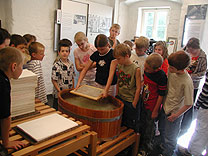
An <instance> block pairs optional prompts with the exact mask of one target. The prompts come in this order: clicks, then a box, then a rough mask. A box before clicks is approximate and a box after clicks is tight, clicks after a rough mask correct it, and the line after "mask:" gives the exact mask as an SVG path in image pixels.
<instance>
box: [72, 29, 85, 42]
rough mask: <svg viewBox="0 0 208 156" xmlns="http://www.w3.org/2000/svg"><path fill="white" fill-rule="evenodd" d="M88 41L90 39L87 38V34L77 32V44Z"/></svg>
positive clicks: (75, 39) (75, 37)
mask: <svg viewBox="0 0 208 156" xmlns="http://www.w3.org/2000/svg"><path fill="white" fill-rule="evenodd" d="M83 40H84V41H87V42H88V39H87V36H86V35H85V33H83V32H81V31H80V32H77V33H76V34H75V36H74V41H75V42H76V43H77V42H81V41H83Z"/></svg>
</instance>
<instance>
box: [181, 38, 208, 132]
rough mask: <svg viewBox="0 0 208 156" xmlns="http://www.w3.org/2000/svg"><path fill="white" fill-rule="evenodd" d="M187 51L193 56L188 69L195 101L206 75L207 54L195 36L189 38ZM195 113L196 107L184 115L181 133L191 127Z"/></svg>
mask: <svg viewBox="0 0 208 156" xmlns="http://www.w3.org/2000/svg"><path fill="white" fill-rule="evenodd" d="M186 51H187V52H188V53H189V54H190V56H191V64H190V66H189V67H188V68H187V71H188V73H189V74H190V76H191V79H192V81H193V84H194V92H193V94H194V97H193V98H194V102H195V99H196V96H197V93H198V90H199V84H200V81H201V79H202V78H203V77H204V74H205V72H206V69H207V56H206V54H205V52H204V51H203V50H202V49H201V48H200V43H199V39H197V38H194V37H193V38H190V39H189V41H188V43H187V45H186ZM193 113H194V107H192V108H190V109H189V110H188V111H187V112H185V114H184V115H183V119H182V123H181V132H180V135H182V134H184V133H186V131H187V130H188V129H189V127H190V125H191V122H192V118H193Z"/></svg>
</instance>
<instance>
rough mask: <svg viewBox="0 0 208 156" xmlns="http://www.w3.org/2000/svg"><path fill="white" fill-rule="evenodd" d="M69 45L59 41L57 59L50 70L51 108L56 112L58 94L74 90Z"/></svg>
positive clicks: (73, 74) (73, 73)
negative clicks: (65, 90)
mask: <svg viewBox="0 0 208 156" xmlns="http://www.w3.org/2000/svg"><path fill="white" fill-rule="evenodd" d="M70 42H71V41H70ZM71 45H72V44H67V43H66V42H63V41H60V44H59V49H58V55H59V59H58V60H57V61H56V62H55V63H54V65H53V68H52V75H51V81H52V83H53V85H54V89H53V96H54V101H53V107H54V108H55V109H56V110H58V92H60V91H61V90H63V89H70V88H74V76H75V72H74V65H73V63H72V62H70V61H69V59H68V57H69V54H70V48H71Z"/></svg>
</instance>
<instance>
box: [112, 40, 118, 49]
mask: <svg viewBox="0 0 208 156" xmlns="http://www.w3.org/2000/svg"><path fill="white" fill-rule="evenodd" d="M116 45H117V39H116V38H114V40H113V46H112V49H115V47H116Z"/></svg>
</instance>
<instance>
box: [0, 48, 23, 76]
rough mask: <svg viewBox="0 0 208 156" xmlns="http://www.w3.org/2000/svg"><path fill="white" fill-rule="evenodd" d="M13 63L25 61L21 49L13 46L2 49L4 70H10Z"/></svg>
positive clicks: (0, 65) (1, 62) (1, 65)
mask: <svg viewBox="0 0 208 156" xmlns="http://www.w3.org/2000/svg"><path fill="white" fill-rule="evenodd" d="M12 63H17V65H19V64H20V63H23V55H22V52H21V51H20V50H18V49H17V48H13V47H6V48H3V49H1V50H0V69H1V70H2V71H4V72H6V71H8V69H9V66H10V65H11V64H12Z"/></svg>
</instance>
